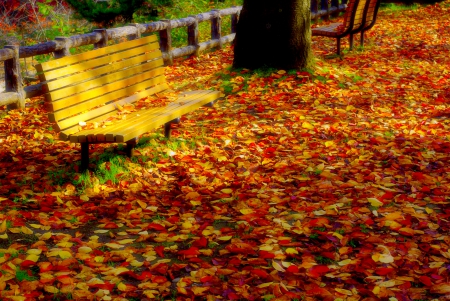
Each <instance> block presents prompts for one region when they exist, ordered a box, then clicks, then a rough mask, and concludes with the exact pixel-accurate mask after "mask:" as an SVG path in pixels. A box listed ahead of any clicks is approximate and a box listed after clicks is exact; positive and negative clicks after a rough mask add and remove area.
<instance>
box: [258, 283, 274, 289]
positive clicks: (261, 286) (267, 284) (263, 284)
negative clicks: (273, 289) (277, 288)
mask: <svg viewBox="0 0 450 301" xmlns="http://www.w3.org/2000/svg"><path fill="white" fill-rule="evenodd" d="M272 284H273V282H266V283H262V284H260V285H258V287H259V288H265V287H268V286H271V285H272Z"/></svg>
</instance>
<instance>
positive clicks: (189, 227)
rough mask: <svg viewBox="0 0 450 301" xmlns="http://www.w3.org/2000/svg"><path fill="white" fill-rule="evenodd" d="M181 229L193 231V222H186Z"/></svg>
mask: <svg viewBox="0 0 450 301" xmlns="http://www.w3.org/2000/svg"><path fill="white" fill-rule="evenodd" d="M181 227H182V228H183V229H186V230H188V229H191V228H192V224H191V222H189V221H185V222H184V223H183V224H182V225H181Z"/></svg>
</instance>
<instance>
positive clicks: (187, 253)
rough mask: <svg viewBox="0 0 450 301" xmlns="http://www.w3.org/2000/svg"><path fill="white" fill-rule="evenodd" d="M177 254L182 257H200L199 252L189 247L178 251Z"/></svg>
mask: <svg viewBox="0 0 450 301" xmlns="http://www.w3.org/2000/svg"><path fill="white" fill-rule="evenodd" d="M178 254H179V255H184V256H197V255H200V252H199V251H198V248H196V247H190V248H189V249H187V250H181V251H178Z"/></svg>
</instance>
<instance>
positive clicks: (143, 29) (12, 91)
mask: <svg viewBox="0 0 450 301" xmlns="http://www.w3.org/2000/svg"><path fill="white" fill-rule="evenodd" d="M346 2H347V1H346V0H311V19H313V20H314V19H317V18H328V17H329V16H333V15H337V14H339V12H341V11H344V10H345V7H346V5H345V3H346ZM241 9H242V7H241V6H237V7H231V8H226V9H221V10H212V11H210V12H206V13H201V14H198V15H195V16H190V17H186V18H182V19H176V20H162V21H156V22H151V23H146V24H132V25H128V26H124V27H119V28H111V29H97V30H94V31H93V32H92V33H87V34H82V35H75V36H71V37H57V38H56V39H55V40H53V41H49V42H45V43H40V44H37V45H32V46H24V47H19V46H15V45H8V46H5V47H4V48H3V49H0V62H1V61H4V66H5V92H3V93H0V106H4V105H8V109H13V108H17V107H19V108H24V107H25V99H26V98H31V97H35V96H39V95H43V94H44V93H45V92H44V91H43V89H42V85H41V84H40V83H39V84H36V85H31V86H27V87H23V84H22V76H21V67H20V59H21V58H28V57H33V56H36V55H42V54H53V56H54V57H55V58H60V57H63V56H67V55H70V48H75V47H79V46H85V45H94V48H99V47H104V46H106V45H107V44H108V40H112V39H120V38H129V39H130V38H131V39H132V38H139V37H140V36H141V35H142V34H146V33H152V32H158V33H159V37H160V46H161V50H162V52H163V57H164V60H165V63H166V64H167V65H171V64H172V63H173V60H174V59H175V58H180V57H185V56H189V55H195V56H197V55H198V54H199V53H200V52H202V51H205V50H208V49H218V48H221V47H222V46H223V45H224V44H226V43H231V42H232V41H233V40H234V37H235V34H236V26H237V22H238V20H239V14H240V12H241ZM224 16H231V28H230V33H229V34H227V35H223V34H222V24H221V20H222V17H224ZM205 21H210V22H211V40H208V41H206V42H199V38H198V24H199V23H200V22H205ZM180 27H187V33H188V38H187V45H186V46H184V47H181V48H173V47H172V38H171V30H172V29H173V28H180Z"/></svg>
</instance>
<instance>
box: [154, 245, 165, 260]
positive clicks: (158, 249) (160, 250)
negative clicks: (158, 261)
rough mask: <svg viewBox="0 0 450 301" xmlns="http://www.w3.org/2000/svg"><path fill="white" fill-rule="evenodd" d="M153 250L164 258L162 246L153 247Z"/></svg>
mask: <svg viewBox="0 0 450 301" xmlns="http://www.w3.org/2000/svg"><path fill="white" fill-rule="evenodd" d="M155 252H156V254H158V255H159V257H162V258H164V246H157V247H155Z"/></svg>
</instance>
